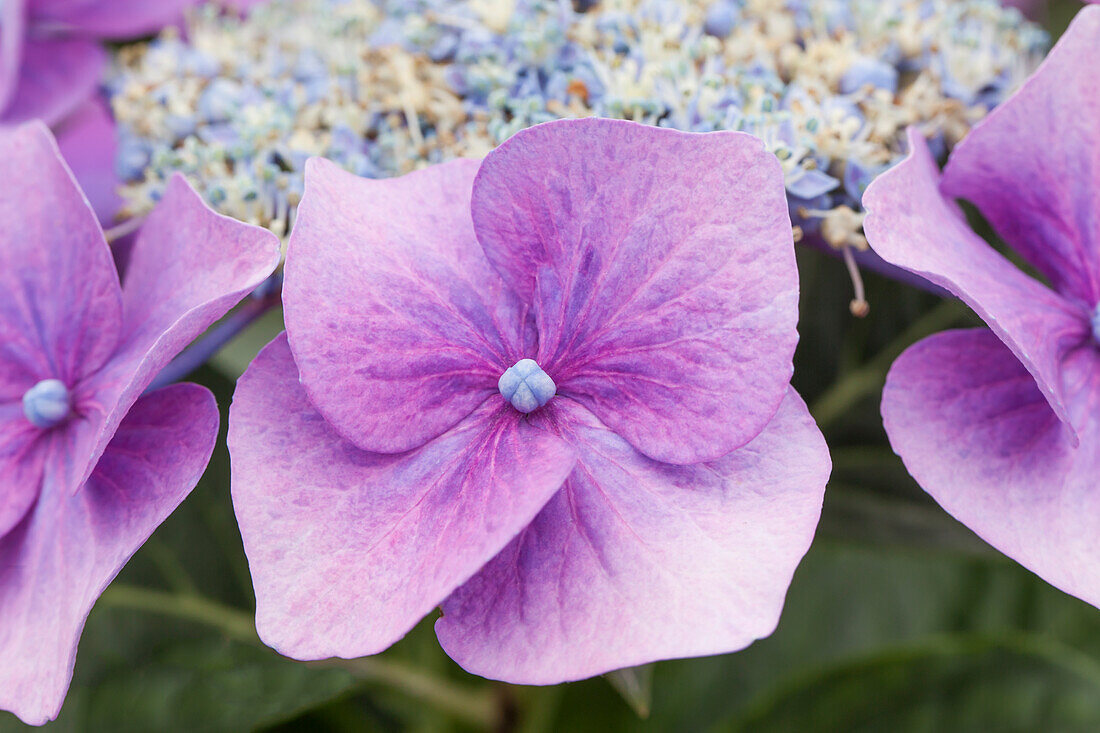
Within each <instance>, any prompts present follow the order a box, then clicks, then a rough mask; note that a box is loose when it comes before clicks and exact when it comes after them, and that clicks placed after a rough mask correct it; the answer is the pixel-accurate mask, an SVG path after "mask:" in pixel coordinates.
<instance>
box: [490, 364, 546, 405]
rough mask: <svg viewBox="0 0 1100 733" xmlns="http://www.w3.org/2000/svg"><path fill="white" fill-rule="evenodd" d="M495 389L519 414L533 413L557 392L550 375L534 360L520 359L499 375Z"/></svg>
mask: <svg viewBox="0 0 1100 733" xmlns="http://www.w3.org/2000/svg"><path fill="white" fill-rule="evenodd" d="M497 388H498V389H499V390H500V394H501V395H502V396H503V397H504V399H506V400H508V401H509V402H511V403H512V407H514V408H516V409H517V410H519V411H520V412H533V411H535V410H537V409H538V408H540V407H542V406H543V405H545V404H546V403H547V402H549V401H550V399H551V398H552V397H553V396H554V394H555V393H556V392H557V391H558V386H557V385H556V384H554V380H553V379H551V378H550V375H549V374H547V373H546V372H544V371H543V370H542V367H540V366H539V365H538V364H537V363H536V362H535V360H534V359H520V360H519V361H517V362H516V363H515V366H511V367H509V368H508V369H507V371H505V372H504V374H501V375H500V380H499V381H498V382H497Z"/></svg>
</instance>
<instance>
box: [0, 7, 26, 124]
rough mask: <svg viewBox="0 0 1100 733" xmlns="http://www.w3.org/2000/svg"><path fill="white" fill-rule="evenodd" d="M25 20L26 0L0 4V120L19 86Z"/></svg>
mask: <svg viewBox="0 0 1100 733" xmlns="http://www.w3.org/2000/svg"><path fill="white" fill-rule="evenodd" d="M26 21H27V13H26V0H6V1H5V2H4V3H2V4H0V120H2V119H3V114H2V113H3V110H5V109H7V106H8V104H9V103H10V102H11V100H12V97H14V96H15V90H16V87H18V86H19V68H20V67H21V66H22V64H23V36H24V34H25V33H26V30H27V29H26Z"/></svg>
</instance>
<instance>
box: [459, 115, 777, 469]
mask: <svg viewBox="0 0 1100 733" xmlns="http://www.w3.org/2000/svg"><path fill="white" fill-rule="evenodd" d="M473 218H474V227H475V229H476V230H477V235H478V238H479V240H480V241H481V243H482V245H483V246H484V248H485V252H486V254H487V256H488V258H489V260H490V261H491V262H492V263H493V265H494V266H495V267H496V268H497V270H498V271H499V272H501V274H502V275H503V276H504V278H505V280H506V281H507V282H508V283H509V284H510V285H512V286H513V287H515V288H516V289H517V290H518V291H519V292H520V293H521V294H522V295H523V296H524V297H527V298H531V299H532V300H533V301H534V303H535V308H536V312H537V315H538V326H539V338H540V341H539V355H538V357H537V358H536V361H538V363H539V364H540V365H541V366H542V367H543V369H545V370H546V372H547V374H549V375H550V377H551V378H552V379H553V380H554V381H555V382H556V383H557V384H558V386H559V392H560V393H561V394H564V395H569V396H570V397H574V398H575V399H577V400H578V401H580V402H581V403H582V404H584V405H585V406H587V407H588V408H589V409H591V410H592V412H594V413H595V414H596V415H597V416H598V417H599V418H600V419H601V420H602V421H603V422H604V423H606V424H607V425H608V427H610V428H611V429H613V430H614V431H616V432H617V433H619V434H620V435H622V436H623V437H624V438H626V439H627V440H628V441H630V442H631V443H632V444H633V445H634V446H635V447H637V448H638V450H640V451H641V452H643V453H645V454H646V455H648V456H650V457H652V458H655V459H657V460H661V461H667V462H671V463H692V462H696V461H701V460H709V459H713V458H717V457H719V456H721V455H724V454H725V453H728V452H729V451H730V450H732V449H734V448H736V447H737V446H740V445H742V444H744V443H745V442H746V441H748V440H750V439H751V438H752V437H753V436H755V435H756V434H757V433H758V432H760V430H761V429H762V428H763V427H764V425H765V424H767V422H768V420H770V419H771V416H772V415H773V414H774V413H775V411H776V409H777V408H778V406H779V403H780V402H781V401H782V400H783V395H784V394H785V393H786V389H787V385H788V382H789V381H790V377H791V371H792V367H791V356H792V354H793V353H794V348H795V344H796V343H797V340H798V334H797V332H796V330H795V325H796V323H797V320H798V312H797V311H798V275H797V272H796V270H795V261H794V244H793V241H792V237H791V223H790V219H789V216H788V214H787V202H786V198H785V194H784V188H783V172H782V170H781V169H780V166H779V163H778V162H777V161H776V159H775V157H774V156H773V155H771V154H770V153H767V152H765V151H764V146H763V144H762V143H761V142H760V141H759V140H758V139H756V138H754V137H751V136H749V135H745V134H743V133H734V132H728V133H727V132H721V133H711V134H706V135H698V134H690V133H682V132H678V131H674V130H667V129H662V128H656V127H650V126H645V125H638V124H635V123H630V122H622V121H616V120H601V119H586V120H563V121H559V122H549V123H546V124H542V125H538V126H536V127H533V128H530V129H527V130H524V131H522V132H519V133H517V134H516V135H515V136H513V137H512V138H511V139H509V140H508V141H507V142H505V143H504V144H503V145H501V146H500V147H499V148H497V149H496V150H495V151H493V152H492V153H490V154H489V156H488V157H487V158H486V159H485V162H484V163H483V164H482V166H481V170H480V172H479V173H478V177H477V180H476V181H475V183H474V198H473Z"/></svg>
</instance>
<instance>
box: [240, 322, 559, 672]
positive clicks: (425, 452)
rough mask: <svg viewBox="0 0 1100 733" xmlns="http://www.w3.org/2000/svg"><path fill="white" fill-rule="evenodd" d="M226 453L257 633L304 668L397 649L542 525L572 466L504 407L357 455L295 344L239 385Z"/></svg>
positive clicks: (266, 358) (259, 361)
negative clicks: (323, 409) (417, 440)
mask: <svg viewBox="0 0 1100 733" xmlns="http://www.w3.org/2000/svg"><path fill="white" fill-rule="evenodd" d="M229 450H230V455H231V456H232V464H233V505H234V508H235V510H236V513H237V521H238V523H239V524H240V528H241V536H242V537H243V538H244V547H245V552H246V553H247V554H248V561H249V566H250V567H251V569H252V579H253V583H254V585H255V587H256V603H257V611H256V628H257V629H258V631H259V632H260V636H261V638H263V640H264V641H265V643H267V644H270V645H271V646H273V647H274V648H276V649H278V650H279V651H280V652H282V653H283V654H286V655H288V656H291V657H294V658H297V659H322V658H325V657H331V656H340V657H357V656H362V655H365V654H374V653H376V652H380V651H382V650H383V649H385V648H386V647H388V646H389V645H390V644H392V643H394V642H395V641H397V640H398V639H400V638H401V637H402V636H403V635H404V634H405V633H406V632H407V631H408V630H409V629H410V628H412V626H413V625H414V624H415V623H416V622H417V621H418V620H420V618H421V617H423V616H424V615H425V614H426V613H428V612H429V611H431V609H432V608H434V607H435V606H437V605H438V604H439V603H440V602H441V601H442V600H443V599H444V598H446V597H447V594H448V593H450V592H451V591H452V590H454V589H455V588H456V587H457V586H458V585H460V584H461V583H463V582H465V581H466V579H468V578H469V577H470V576H471V575H473V574H474V573H475V572H477V570H478V568H480V567H481V566H482V565H483V564H484V563H485V562H487V561H488V560H489V559H490V558H492V557H493V556H494V555H495V554H496V553H497V552H499V551H500V549H501V548H502V547H504V546H505V545H506V544H507V543H508V541H509V540H511V539H512V537H514V536H515V535H516V533H517V532H519V531H520V530H521V529H522V528H523V527H524V526H526V525H527V523H528V522H530V521H531V519H532V518H534V516H535V515H536V514H537V513H538V511H539V509H541V508H542V506H543V505H544V504H545V503H546V501H547V499H549V497H550V496H551V495H553V494H554V492H555V491H557V490H558V488H559V487H560V486H561V483H562V481H564V480H565V477H566V476H568V475H569V472H570V471H571V470H572V468H573V463H574V459H575V457H574V453H573V450H572V448H570V447H569V445H568V444H566V443H565V442H564V441H563V440H561V439H560V438H557V437H555V436H553V435H551V434H550V433H547V432H544V431H542V430H538V429H536V428H533V427H531V426H530V425H529V423H528V422H527V421H526V420H524V419H523V418H522V417H521V416H520V415H519V413H517V412H516V411H515V410H512V409H511V408H510V407H506V406H505V405H503V404H501V403H499V401H497V400H492V401H491V402H490V403H487V404H485V405H483V406H482V407H480V408H478V409H477V410H476V411H475V412H474V413H473V414H472V415H470V416H469V417H467V418H466V419H465V420H464V421H463V422H461V423H459V425H457V426H456V427H454V428H452V429H451V430H450V431H449V432H447V433H445V434H443V435H441V436H440V437H438V438H436V439H435V440H433V441H431V442H430V443H428V444H426V445H424V446H423V447H422V448H419V449H417V450H415V451H411V452H409V453H405V454H402V455H388V454H380V453H366V452H363V451H360V450H359V449H358V448H356V447H355V446H354V445H352V444H351V443H349V442H347V441H345V440H344V439H342V438H341V437H340V436H339V435H338V434H337V433H336V432H334V431H333V430H332V428H331V427H329V425H328V424H327V423H326V422H325V420H324V418H323V417H321V415H319V414H318V413H317V411H316V410H315V409H314V408H313V406H312V405H311V404H310V402H309V399H308V397H307V396H306V393H305V391H304V390H303V389H302V387H301V385H300V384H299V382H298V372H297V369H296V368H295V365H294V361H293V357H292V356H291V353H290V349H289V347H288V346H287V342H286V337H285V336H280V337H279V338H277V339H276V340H275V341H273V342H272V343H271V344H269V345H268V346H267V347H266V348H265V349H264V350H263V351H262V352H260V355H259V356H258V357H256V360H255V361H254V362H253V363H252V365H251V366H250V367H249V368H248V371H246V372H245V374H244V376H243V377H241V379H240V381H239V382H238V385H237V392H236V394H235V395H234V398H233V407H232V408H231V410H230V417H229Z"/></svg>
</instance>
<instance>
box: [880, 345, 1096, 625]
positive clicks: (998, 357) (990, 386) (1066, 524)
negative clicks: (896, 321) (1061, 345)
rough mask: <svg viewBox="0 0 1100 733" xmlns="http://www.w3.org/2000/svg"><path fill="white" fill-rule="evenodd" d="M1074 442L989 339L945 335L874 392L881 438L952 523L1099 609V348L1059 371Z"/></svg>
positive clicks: (912, 355) (900, 363) (912, 353)
mask: <svg viewBox="0 0 1100 733" xmlns="http://www.w3.org/2000/svg"><path fill="white" fill-rule="evenodd" d="M1065 374H1066V385H1067V393H1068V394H1069V396H1070V398H1071V399H1070V405H1071V415H1072V417H1073V418H1074V421H1075V424H1077V425H1079V428H1078V430H1079V435H1080V445H1079V446H1077V447H1076V448H1075V447H1074V446H1073V442H1072V441H1071V440H1070V439H1069V435H1068V431H1067V430H1066V428H1065V427H1064V426H1063V425H1062V424H1061V423H1060V422H1059V421H1058V419H1057V417H1056V416H1055V415H1054V413H1053V412H1052V411H1051V410H1050V408H1049V406H1048V405H1047V403H1046V401H1045V400H1044V399H1043V396H1042V394H1041V393H1040V392H1039V390H1037V389H1036V388H1035V383H1034V380H1033V379H1031V377H1030V375H1029V374H1028V373H1027V371H1026V370H1025V369H1024V368H1023V367H1022V366H1021V365H1020V364H1019V362H1017V361H1016V360H1015V359H1013V358H1012V355H1011V354H1010V353H1009V351H1008V349H1007V348H1005V346H1004V344H1002V343H1001V342H1000V341H999V340H998V339H997V337H996V336H994V335H993V334H991V333H989V332H988V331H984V330H971V331H948V332H945V333H940V334H936V335H935V336H932V337H930V338H927V339H925V340H923V341H920V342H918V343H917V344H915V345H914V346H912V347H910V348H909V350H908V351H906V352H905V353H904V354H902V355H901V357H900V358H899V359H898V360H897V361H896V362H895V363H894V366H893V368H892V369H891V370H890V376H889V378H888V380H887V383H886V388H885V391H884V392H883V397H882V416H883V420H884V423H885V425H886V432H887V433H888V434H889V436H890V442H891V444H892V445H893V447H894V450H895V451H897V453H898V455H900V456H901V457H902V459H903V460H904V461H905V466H906V468H908V469H909V472H910V473H911V474H912V475H913V478H915V479H916V480H917V482H918V483H920V485H921V486H922V487H923V488H924V489H925V491H927V492H928V493H929V494H931V495H932V496H933V497H934V498H935V499H936V501H938V502H939V503H940V505H941V506H943V508H944V509H946V510H947V511H948V512H950V513H951V514H952V515H953V516H954V517H955V518H956V519H958V520H959V521H960V522H962V523H963V524H965V525H967V526H968V527H970V528H971V529H972V530H974V531H975V532H976V533H977V534H978V535H980V536H981V537H982V538H983V539H985V540H986V541H987V542H989V543H990V544H991V545H993V546H994V547H996V548H997V549H999V550H1000V551H1001V552H1003V553H1005V554H1006V555H1008V556H1009V557H1011V558H1013V559H1015V560H1016V561H1018V562H1019V563H1020V564H1022V565H1023V566H1024V567H1027V568H1028V569H1030V570H1032V571H1034V572H1035V573H1037V574H1038V575H1040V576H1041V577H1042V578H1044V579H1045V580H1046V581H1048V582H1049V583H1051V584H1053V585H1055V586H1057V587H1059V588H1061V589H1062V590H1064V591H1066V592H1067V593H1070V594H1072V595H1075V596H1077V597H1079V598H1082V599H1084V600H1086V601H1088V602H1089V603H1091V604H1093V605H1094V606H1098V607H1100V552H1098V551H1097V538H1100V485H1098V484H1097V476H1100V354H1098V353H1097V352H1096V350H1095V348H1093V347H1092V346H1086V347H1083V348H1081V349H1079V350H1078V351H1076V352H1075V353H1074V354H1073V356H1072V357H1071V358H1070V359H1069V360H1067V362H1066V367H1065Z"/></svg>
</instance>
